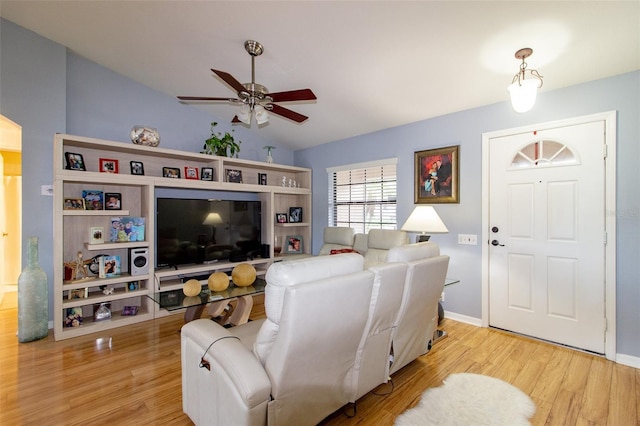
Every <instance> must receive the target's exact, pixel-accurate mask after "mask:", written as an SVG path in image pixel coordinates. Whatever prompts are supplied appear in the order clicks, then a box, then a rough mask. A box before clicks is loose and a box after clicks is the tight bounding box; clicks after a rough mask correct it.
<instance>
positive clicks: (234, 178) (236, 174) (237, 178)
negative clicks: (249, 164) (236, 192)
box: [225, 169, 242, 183]
mask: <svg viewBox="0 0 640 426" xmlns="http://www.w3.org/2000/svg"><path fill="white" fill-rule="evenodd" d="M225 175H226V176H227V182H233V183H242V170H235V169H226V170H225Z"/></svg>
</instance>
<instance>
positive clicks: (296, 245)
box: [284, 235, 303, 254]
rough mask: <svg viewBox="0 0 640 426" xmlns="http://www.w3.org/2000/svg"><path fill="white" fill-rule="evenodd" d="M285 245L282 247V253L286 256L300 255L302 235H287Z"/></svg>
mask: <svg viewBox="0 0 640 426" xmlns="http://www.w3.org/2000/svg"><path fill="white" fill-rule="evenodd" d="M285 241H286V245H285V246H284V252H285V253H286V254H300V253H302V245H303V241H302V235H287V238H286V240H285Z"/></svg>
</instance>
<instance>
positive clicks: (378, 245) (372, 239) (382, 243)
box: [364, 229, 409, 269]
mask: <svg viewBox="0 0 640 426" xmlns="http://www.w3.org/2000/svg"><path fill="white" fill-rule="evenodd" d="M408 242H409V239H408V236H407V233H406V232H405V231H397V230H394V229H371V230H369V233H368V234H367V252H366V253H365V254H364V267H365V269H366V268H369V267H371V266H374V265H378V264H380V263H384V262H386V261H387V254H388V253H389V250H390V249H392V248H394V247H398V246H401V245H404V244H407V243H408Z"/></svg>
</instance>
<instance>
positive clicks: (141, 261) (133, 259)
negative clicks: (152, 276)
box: [129, 248, 149, 277]
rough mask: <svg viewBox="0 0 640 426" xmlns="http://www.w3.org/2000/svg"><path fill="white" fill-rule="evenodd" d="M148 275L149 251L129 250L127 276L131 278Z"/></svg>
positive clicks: (143, 249) (144, 249) (140, 249)
mask: <svg viewBox="0 0 640 426" xmlns="http://www.w3.org/2000/svg"><path fill="white" fill-rule="evenodd" d="M148 273H149V250H148V249H146V248H135V249H129V274H131V276H132V277H135V276H138V275H146V274H148Z"/></svg>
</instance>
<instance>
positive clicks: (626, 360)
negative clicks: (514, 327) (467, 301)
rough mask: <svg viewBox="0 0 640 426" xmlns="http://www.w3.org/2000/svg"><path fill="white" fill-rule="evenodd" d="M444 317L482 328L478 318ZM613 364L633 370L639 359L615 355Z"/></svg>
mask: <svg viewBox="0 0 640 426" xmlns="http://www.w3.org/2000/svg"><path fill="white" fill-rule="evenodd" d="M444 317H445V318H449V319H452V320H454V321H459V322H463V323H465V324H469V325H475V326H476V327H482V320H481V319H480V318H474V317H470V316H467V315H462V314H457V313H455V312H449V311H444ZM615 362H616V363H618V364H622V365H626V366H629V367H633V368H640V357H637V356H632V355H625V354H616V359H615Z"/></svg>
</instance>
